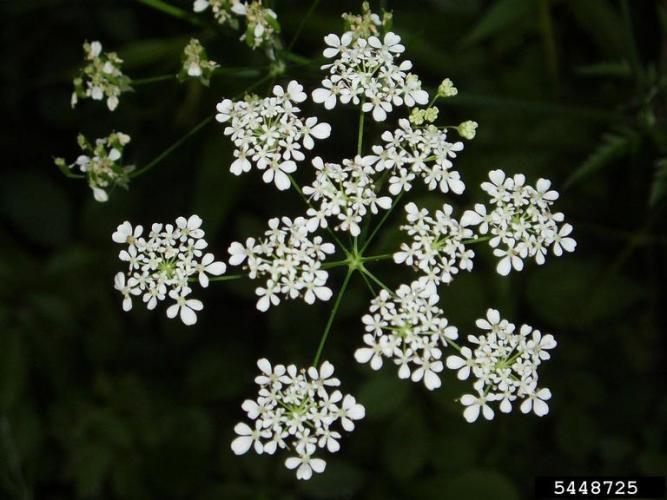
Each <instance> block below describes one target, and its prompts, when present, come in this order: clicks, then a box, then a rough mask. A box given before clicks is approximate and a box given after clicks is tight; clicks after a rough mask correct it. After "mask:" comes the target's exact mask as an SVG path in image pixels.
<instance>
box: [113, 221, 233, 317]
mask: <svg viewBox="0 0 667 500" xmlns="http://www.w3.org/2000/svg"><path fill="white" fill-rule="evenodd" d="M201 225H202V220H201V218H200V217H198V216H197V215H192V216H190V217H188V218H185V217H179V218H177V219H176V221H175V224H166V225H162V224H153V226H152V227H151V231H150V232H149V233H148V234H144V229H143V227H142V226H135V227H133V226H132V224H130V222H128V221H125V222H123V223H122V224H120V225H119V226H118V228H117V229H116V231H115V232H114V233H113V234H112V235H111V238H112V240H113V241H114V242H116V243H118V244H120V245H126V246H127V248H126V249H124V250H121V252H120V254H119V258H120V260H121V261H123V262H126V263H127V266H128V270H127V272H126V273H122V272H119V273H118V274H116V277H115V279H114V287H115V288H116V290H118V291H119V292H120V293H121V294H122V295H123V309H124V310H126V311H128V310H129V309H130V308H131V307H132V301H131V297H132V296H137V297H141V299H142V300H143V302H144V303H145V304H146V307H147V309H149V310H153V309H154V308H155V307H156V306H157V304H158V302H161V301H163V300H165V299H166V298H167V297H169V298H170V299H171V300H172V301H173V303H172V304H171V305H170V306H169V307H168V308H167V311H166V313H167V317H169V318H176V317H179V318H180V319H181V321H182V322H183V323H184V324H185V325H187V326H191V325H194V324H195V323H196V322H197V312H199V311H201V310H202V309H203V308H204V305H203V303H202V302H201V301H200V300H198V299H195V298H192V297H191V296H190V294H191V293H192V288H191V285H192V284H193V283H194V282H199V284H200V285H201V286H202V287H207V286H208V284H209V280H210V278H209V276H220V275H221V274H224V272H225V271H226V265H225V263H224V262H218V261H216V260H215V257H214V256H213V254H212V253H206V254H205V253H204V252H203V250H204V249H205V248H206V247H207V243H206V240H204V231H203V230H202V229H201V227H200V226H201Z"/></svg>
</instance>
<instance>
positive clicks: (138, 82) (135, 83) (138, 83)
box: [132, 75, 176, 87]
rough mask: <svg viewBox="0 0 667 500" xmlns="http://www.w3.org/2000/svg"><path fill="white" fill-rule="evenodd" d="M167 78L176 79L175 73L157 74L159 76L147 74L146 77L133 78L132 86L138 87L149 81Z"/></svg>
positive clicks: (147, 83)
mask: <svg viewBox="0 0 667 500" xmlns="http://www.w3.org/2000/svg"><path fill="white" fill-rule="evenodd" d="M167 80H176V75H159V76H149V77H147V78H137V79H133V80H132V86H133V87H140V86H142V85H149V84H151V83H157V82H164V81H167Z"/></svg>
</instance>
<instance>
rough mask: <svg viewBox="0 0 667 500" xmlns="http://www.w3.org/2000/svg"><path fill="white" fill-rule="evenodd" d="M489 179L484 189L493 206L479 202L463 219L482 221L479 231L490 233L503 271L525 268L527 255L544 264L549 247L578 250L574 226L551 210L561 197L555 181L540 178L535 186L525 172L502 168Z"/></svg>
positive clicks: (556, 251) (558, 252) (556, 252)
mask: <svg viewBox="0 0 667 500" xmlns="http://www.w3.org/2000/svg"><path fill="white" fill-rule="evenodd" d="M489 180H490V181H491V182H484V183H482V189H483V190H484V191H486V192H487V193H488V195H489V197H490V200H491V204H492V205H493V208H492V209H491V210H487V207H486V206H485V205H482V204H477V205H475V210H474V211H473V210H468V211H466V213H465V214H464V215H463V218H462V222H465V223H466V225H479V228H478V232H479V233H480V234H488V235H489V236H490V239H489V244H490V245H491V247H492V248H493V249H494V250H493V254H494V255H495V256H496V257H500V260H499V262H498V266H497V269H496V270H497V271H498V273H499V274H501V275H503V276H506V275H507V274H509V273H510V271H511V270H512V268H514V269H515V270H516V271H521V270H522V269H523V260H524V259H527V258H534V259H535V262H537V263H538V264H543V263H544V261H545V257H546V255H547V251H548V249H549V248H551V250H552V252H553V254H554V255H556V256H560V255H562V254H563V251H566V252H573V251H574V249H575V247H576V244H577V243H576V241H575V240H574V239H573V238H571V237H570V233H572V226H571V225H570V224H563V220H564V219H565V216H564V215H563V213H562V212H556V213H553V212H551V206H552V205H553V203H554V202H555V201H556V200H557V199H558V192H557V191H554V190H552V189H551V181H549V180H547V179H538V181H537V184H536V185H535V187H533V186H530V185H526V178H525V176H524V175H522V174H516V175H514V177H507V176H506V175H505V173H504V172H503V171H502V170H493V171H491V172H489Z"/></svg>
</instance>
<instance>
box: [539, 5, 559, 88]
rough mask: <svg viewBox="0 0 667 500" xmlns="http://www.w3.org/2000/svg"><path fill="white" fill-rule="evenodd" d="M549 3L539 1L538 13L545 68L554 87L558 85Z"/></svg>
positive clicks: (556, 58)
mask: <svg viewBox="0 0 667 500" xmlns="http://www.w3.org/2000/svg"><path fill="white" fill-rule="evenodd" d="M549 1H550V0H539V2H538V11H539V18H540V31H541V32H542V43H543V44H544V53H545V56H546V60H547V68H548V70H549V74H550V76H551V80H552V82H553V85H554V87H555V86H556V85H557V83H558V53H557V51H556V42H555V36H554V28H553V23H552V22H551V12H550V11H549Z"/></svg>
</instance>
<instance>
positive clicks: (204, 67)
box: [178, 38, 220, 85]
mask: <svg viewBox="0 0 667 500" xmlns="http://www.w3.org/2000/svg"><path fill="white" fill-rule="evenodd" d="M182 62H183V67H182V69H181V72H180V73H179V74H178V78H179V80H181V81H184V80H187V79H188V78H197V79H199V80H200V81H201V82H202V83H203V84H204V85H208V84H209V82H210V80H211V75H212V74H213V72H214V71H215V70H216V68H218V67H220V65H219V64H218V63H217V62H215V61H210V60H209V59H208V56H207V54H206V49H205V48H204V47H203V46H202V44H201V43H200V42H199V40H197V39H196V38H193V39H191V40H190V41H189V42H188V44H187V45H186V46H185V49H183V57H182Z"/></svg>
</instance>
